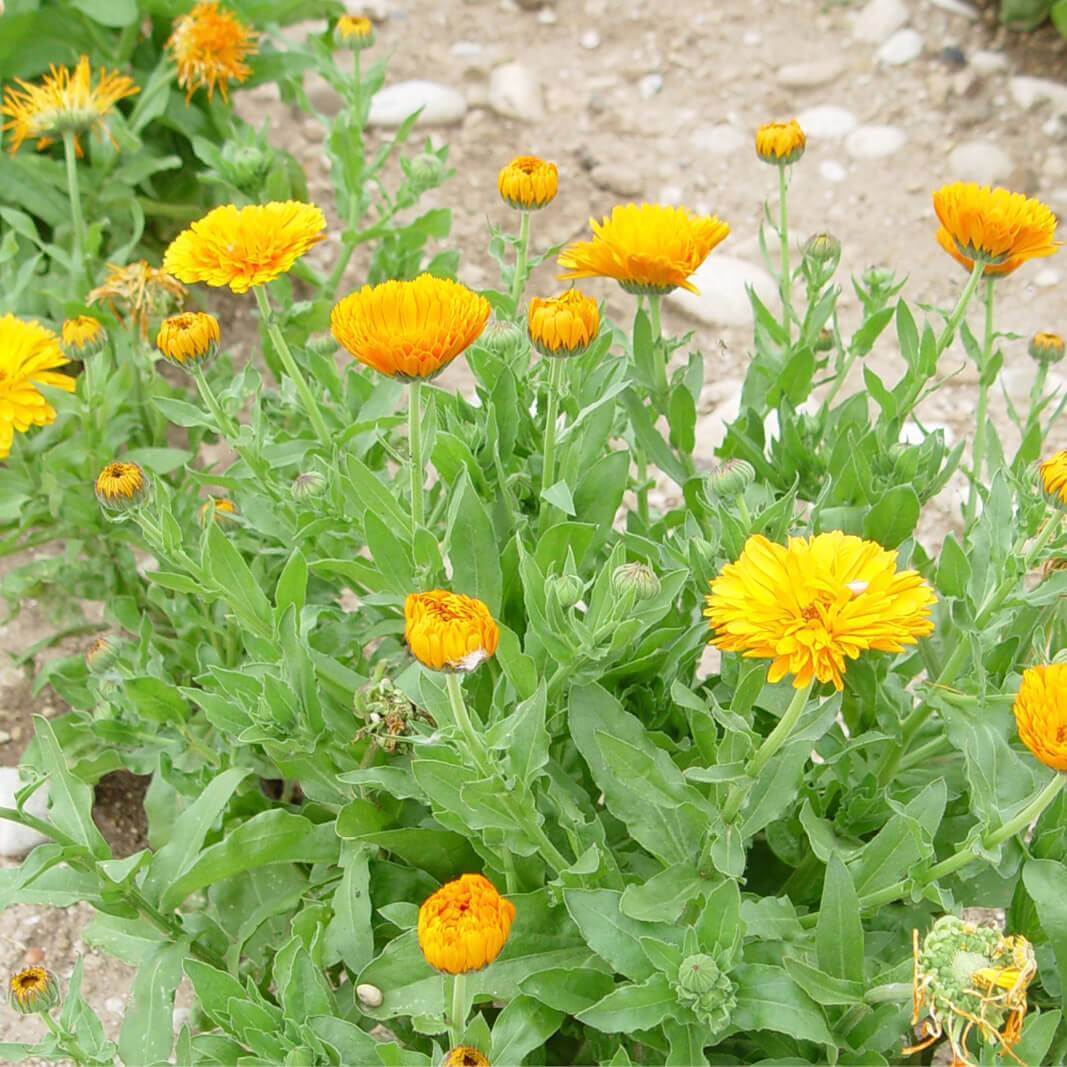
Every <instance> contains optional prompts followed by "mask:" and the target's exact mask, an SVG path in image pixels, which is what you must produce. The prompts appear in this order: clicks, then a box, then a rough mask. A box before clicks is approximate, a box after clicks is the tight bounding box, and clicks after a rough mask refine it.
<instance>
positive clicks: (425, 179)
mask: <svg viewBox="0 0 1067 1067" xmlns="http://www.w3.org/2000/svg"><path fill="white" fill-rule="evenodd" d="M410 174H411V180H412V181H413V182H414V183H415V184H416V185H417V186H418V187H419V188H420V189H432V188H433V187H434V186H435V185H440V183H441V179H442V178H444V176H445V165H444V164H443V163H442V162H441V160H440V159H439V158H438V157H437V156H435V155H434V154H433V152H420V153H419V154H418V155H417V156H416V157H415V158H414V159H413V160H412V161H411V170H410Z"/></svg>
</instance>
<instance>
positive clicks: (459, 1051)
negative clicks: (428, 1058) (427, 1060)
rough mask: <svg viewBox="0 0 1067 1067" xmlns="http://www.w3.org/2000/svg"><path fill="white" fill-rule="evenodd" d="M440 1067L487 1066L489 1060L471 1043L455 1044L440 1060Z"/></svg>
mask: <svg viewBox="0 0 1067 1067" xmlns="http://www.w3.org/2000/svg"><path fill="white" fill-rule="evenodd" d="M441 1067H489V1060H488V1058H487V1057H486V1056H484V1055H483V1054H482V1053H481V1052H479V1051H478V1050H477V1049H476V1048H475V1047H474V1046H473V1045H457V1046H456V1047H455V1048H454V1049H451V1050H450V1051H449V1053H448V1055H447V1056H445V1058H444V1059H443V1060H442V1061H441Z"/></svg>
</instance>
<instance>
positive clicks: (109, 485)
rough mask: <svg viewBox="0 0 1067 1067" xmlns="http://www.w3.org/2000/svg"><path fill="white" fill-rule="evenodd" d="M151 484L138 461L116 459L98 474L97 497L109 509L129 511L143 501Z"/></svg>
mask: <svg viewBox="0 0 1067 1067" xmlns="http://www.w3.org/2000/svg"><path fill="white" fill-rule="evenodd" d="M148 490H149V484H148V480H147V479H146V478H145V473H144V471H143V470H141V468H140V467H139V466H137V464H136V463H128V462H122V461H120V460H116V461H115V462H114V463H109V464H108V465H107V466H106V467H105V468H104V469H103V470H102V471H101V472H100V474H99V475H98V476H97V479H96V499H97V500H99V501H100V503H101V505H102V506H103V507H105V508H107V509H108V510H109V511H129V510H130V509H131V508H135V507H137V506H138V505H139V504H141V503H143V502H144V500H145V498H146V497H147V496H148Z"/></svg>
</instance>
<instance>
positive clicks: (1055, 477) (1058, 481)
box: [1038, 449, 1067, 506]
mask: <svg viewBox="0 0 1067 1067" xmlns="http://www.w3.org/2000/svg"><path fill="white" fill-rule="evenodd" d="M1038 471H1039V472H1040V475H1041V486H1042V488H1043V489H1044V490H1045V492H1046V493H1048V495H1049V496H1050V497H1051V498H1052V500H1053V501H1054V502H1055V503H1057V504H1060V505H1065V506H1067V449H1065V450H1063V451H1060V452H1057V453H1056V454H1055V455H1052V456H1049V458H1048V459H1046V460H1045V461H1044V462H1043V463H1042V464H1041V466H1040V467H1039V468H1038Z"/></svg>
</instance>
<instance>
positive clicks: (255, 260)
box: [163, 200, 326, 293]
mask: <svg viewBox="0 0 1067 1067" xmlns="http://www.w3.org/2000/svg"><path fill="white" fill-rule="evenodd" d="M324 229H326V218H325V217H324V216H323V214H322V212H321V211H320V210H319V209H318V208H317V207H314V206H313V205H311V204H302V203H299V202H298V201H296V200H287V201H285V202H283V203H277V202H275V203H270V204H256V205H252V206H250V207H242V208H237V207H235V206H234V205H233V204H225V205H224V206H222V207H217V208H215V209H214V210H213V211H209V212H208V213H207V214H206V215H205V216H204V217H203V218H202V219H200V220H199V222H194V223H193V224H192V226H190V227H189V229H187V230H183V231H182V232H181V233H180V234H178V236H177V237H176V238H175V239H174V240H173V241H172V242H171V245H170V247H169V248H168V249H167V253H166V255H165V256H164V257H163V269H164V270H166V271H170V273H171V274H173V275H174V276H175V277H176V278H180V279H181V280H182V281H183V282H204V283H205V284H206V285H213V286H223V285H228V286H229V287H230V289H231V290H233V292H235V293H247V292H248V290H249V289H251V288H252V287H253V286H254V285H266V284H267V283H268V282H272V281H274V279H275V278H277V277H279V276H280V275H282V274H285V273H286V271H288V270H289V269H290V268H291V267H292V266H293V264H294V263H295V262H296V261H297V260H298V259H299V258H300V257H301V256H302V255H304V253H305V252H307V251H308V250H309V249H312V248H314V247H315V245H317V244H318V243H319V242H320V241H322V240H324V239H325V234H323V232H322V231H323V230H324Z"/></svg>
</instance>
